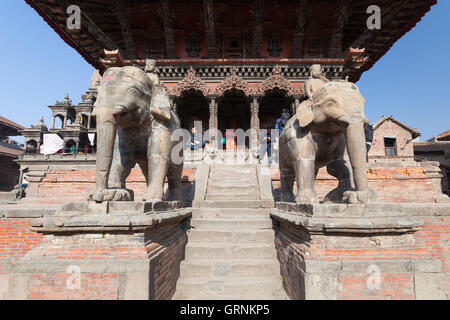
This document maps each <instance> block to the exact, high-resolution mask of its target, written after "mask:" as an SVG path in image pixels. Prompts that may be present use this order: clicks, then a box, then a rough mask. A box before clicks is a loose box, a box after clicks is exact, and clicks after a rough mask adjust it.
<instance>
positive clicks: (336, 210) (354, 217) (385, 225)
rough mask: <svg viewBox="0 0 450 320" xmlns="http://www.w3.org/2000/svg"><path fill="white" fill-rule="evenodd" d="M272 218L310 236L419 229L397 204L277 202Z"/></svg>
mask: <svg viewBox="0 0 450 320" xmlns="http://www.w3.org/2000/svg"><path fill="white" fill-rule="evenodd" d="M272 218H274V219H275V220H279V221H288V222H291V223H293V224H295V225H296V226H299V227H303V228H305V229H306V230H307V231H308V232H309V233H311V234H323V233H336V232H337V233H363V234H378V233H391V232H394V233H407V232H414V231H417V230H419V229H420V227H421V226H422V225H423V221H422V220H421V219H420V218H417V217H409V216H407V215H406V214H405V212H404V210H403V208H402V207H401V206H400V205H398V204H387V203H376V204H307V203H303V204H302V203H297V204H295V203H287V202H277V203H276V208H275V210H273V211H272Z"/></svg>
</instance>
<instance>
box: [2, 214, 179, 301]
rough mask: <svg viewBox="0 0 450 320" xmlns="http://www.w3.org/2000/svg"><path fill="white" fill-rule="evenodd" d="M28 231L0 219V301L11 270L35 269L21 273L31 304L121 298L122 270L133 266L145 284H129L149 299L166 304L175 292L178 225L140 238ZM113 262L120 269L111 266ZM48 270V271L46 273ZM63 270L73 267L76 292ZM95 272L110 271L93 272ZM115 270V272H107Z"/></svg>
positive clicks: (124, 273)
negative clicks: (77, 285)
mask: <svg viewBox="0 0 450 320" xmlns="http://www.w3.org/2000/svg"><path fill="white" fill-rule="evenodd" d="M28 226H29V225H28V221H23V220H20V219H0V232H1V233H0V253H1V255H0V258H1V260H0V267H1V266H3V267H4V268H2V269H0V270H3V274H2V273H0V284H2V287H1V288H0V299H1V298H4V297H6V294H7V291H8V280H9V278H10V277H11V276H12V275H13V274H14V273H11V271H13V272H16V269H14V267H15V266H16V267H19V269H20V266H21V265H22V266H23V265H27V266H28V267H27V268H31V269H32V270H36V271H27V272H26V275H27V276H28V278H29V286H28V289H27V292H26V298H27V299H31V300H33V299H36V300H41V299H45V300H52V299H75V300H79V299H97V300H98V299H105V300H115V299H120V298H121V297H122V298H123V295H124V293H123V290H124V289H123V287H124V279H125V278H126V276H127V273H128V268H129V267H130V265H135V266H136V264H137V265H138V266H140V267H139V268H140V269H138V271H136V270H134V269H133V268H136V267H132V270H131V271H130V272H131V273H134V274H136V273H138V274H139V272H140V273H141V274H142V273H144V277H143V278H142V279H144V280H143V281H146V282H147V283H143V282H142V281H140V282H139V283H136V284H135V285H136V286H140V285H142V287H145V286H146V285H147V286H148V287H149V292H146V293H145V294H146V295H148V296H149V298H150V299H170V298H171V297H172V295H173V293H174V292H175V287H176V282H177V280H178V277H179V269H180V263H181V261H182V260H183V259H184V250H185V246H186V243H187V235H186V228H185V227H184V226H183V225H180V224H178V223H174V224H170V225H163V226H157V227H155V228H153V229H151V230H148V231H146V232H145V233H144V234H142V233H140V234H139V233H136V234H128V235H127V234H108V233H107V234H104V235H102V234H74V235H62V234H61V235H46V236H42V235H40V234H36V233H33V232H30V231H29V230H28ZM26 253H28V254H27V256H26V258H24V256H25V254H26ZM21 258H23V259H21ZM124 261H125V263H124ZM127 261H128V262H127ZM41 263H43V265H41ZM115 263H121V264H122V265H119V266H115V265H114V264H115ZM48 265H50V266H51V271H50V270H48V269H46V268H47V267H46V266H48ZM68 266H79V268H80V272H81V273H80V279H81V283H80V289H71V288H70V287H69V286H68V285H67V281H68V280H70V279H69V278H70V277H71V276H72V274H70V273H68V270H67V267H68ZM142 267H144V268H147V269H145V270H146V271H142V270H141V269H142ZM99 268H100V269H105V270H110V271H107V272H99V271H98V269H99ZM124 268H125V269H124ZM115 269H117V271H116V272H113V271H111V270H115ZM38 270H39V271H38ZM56 270H57V271H56ZM139 270H140V271H139ZM121 279H122V280H121ZM121 281H122V286H121ZM148 282H149V283H148ZM121 288H122V289H121ZM136 289H138V288H136ZM121 290H122V292H121ZM141 290H142V289H141Z"/></svg>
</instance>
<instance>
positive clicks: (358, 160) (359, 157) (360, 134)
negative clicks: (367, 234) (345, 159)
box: [344, 121, 369, 203]
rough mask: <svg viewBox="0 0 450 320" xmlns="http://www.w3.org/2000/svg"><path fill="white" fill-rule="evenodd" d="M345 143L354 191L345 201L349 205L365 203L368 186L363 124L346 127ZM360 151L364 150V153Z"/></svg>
mask: <svg viewBox="0 0 450 320" xmlns="http://www.w3.org/2000/svg"><path fill="white" fill-rule="evenodd" d="M345 142H346V147H347V153H348V156H349V159H350V164H351V167H352V171H353V177H354V183H355V189H356V193H355V194H354V196H350V194H349V193H347V194H345V195H344V197H345V200H347V202H349V203H359V202H363V203H364V202H367V200H368V199H367V197H368V193H367V192H368V189H369V186H368V179H367V162H366V161H367V160H366V152H365V150H366V140H365V135H364V124H363V122H362V121H359V122H357V123H351V124H349V125H348V127H347V129H346V132H345ZM361 150H364V152H362V151H361ZM356 198H358V199H356Z"/></svg>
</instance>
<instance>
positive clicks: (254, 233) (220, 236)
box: [188, 228, 275, 244]
mask: <svg viewBox="0 0 450 320" xmlns="http://www.w3.org/2000/svg"><path fill="white" fill-rule="evenodd" d="M188 237H189V241H191V242H201V243H202V242H203V243H205V242H206V243H209V242H211V243H268V244H272V243H273V242H274V238H275V232H274V231H273V230H255V229H253V230H245V229H244V230H236V231H231V230H208V229H206V230H199V229H192V228H191V229H190V230H189V233H188Z"/></svg>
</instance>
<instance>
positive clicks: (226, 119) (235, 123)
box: [218, 89, 250, 150]
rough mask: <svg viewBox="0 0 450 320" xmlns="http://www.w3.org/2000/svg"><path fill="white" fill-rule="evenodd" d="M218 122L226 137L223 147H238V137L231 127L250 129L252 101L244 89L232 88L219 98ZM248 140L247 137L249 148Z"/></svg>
mask: <svg viewBox="0 0 450 320" xmlns="http://www.w3.org/2000/svg"><path fill="white" fill-rule="evenodd" d="M218 123H219V124H218V127H219V131H220V132H221V133H222V135H223V137H224V138H225V144H224V145H223V149H226V150H230V149H236V147H237V139H236V137H235V136H233V132H231V131H230V130H229V129H231V130H237V129H242V130H243V131H244V132H246V131H247V130H248V129H250V102H249V101H248V99H247V97H246V95H245V94H244V93H243V92H242V91H239V90H235V89H232V90H229V91H226V92H225V93H224V94H223V96H222V97H221V98H220V100H219V115H218ZM227 130H228V131H227ZM248 140H249V139H245V147H247V148H248V146H249V141H248Z"/></svg>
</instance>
